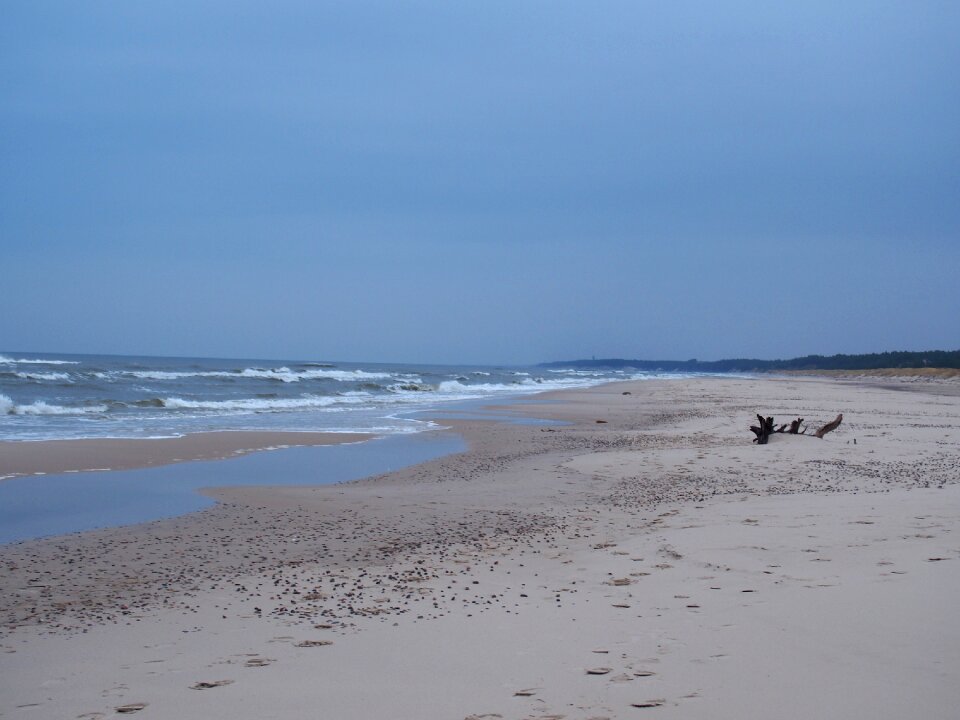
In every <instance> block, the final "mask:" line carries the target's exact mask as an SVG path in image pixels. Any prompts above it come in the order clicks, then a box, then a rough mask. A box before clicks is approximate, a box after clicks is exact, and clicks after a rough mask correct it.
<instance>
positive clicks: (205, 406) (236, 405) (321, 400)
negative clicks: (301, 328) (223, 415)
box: [161, 395, 339, 412]
mask: <svg viewBox="0 0 960 720" xmlns="http://www.w3.org/2000/svg"><path fill="white" fill-rule="evenodd" d="M338 399H339V398H337V397H330V396H326V397H324V396H320V395H305V396H303V397H299V398H270V399H262V398H236V399H233V400H187V399H185V398H178V397H169V398H164V399H163V400H162V401H161V402H162V403H163V406H164V407H165V408H169V409H171V410H217V411H228V412H229V411H244V412H270V411H277V410H300V409H306V408H321V407H329V406H330V405H333V404H334V403H336V402H337V401H338Z"/></svg>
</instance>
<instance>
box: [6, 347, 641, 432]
mask: <svg viewBox="0 0 960 720" xmlns="http://www.w3.org/2000/svg"><path fill="white" fill-rule="evenodd" d="M650 376H656V373H641V372H638V371H631V370H629V369H626V370H623V369H620V370H574V369H567V370H564V369H544V368H537V367H502V366H490V367H487V366H472V365H464V366H441V365H391V364H380V363H342V362H327V361H319V360H296V361H294V360H229V359H226V360H225V359H209V358H166V357H127V356H114V355H51V354H37V353H16V352H2V353H0V440H51V439H70V438H107V437H112V438H137V437H139V438H144V437H147V438H151V437H175V436H179V435H184V434H188V433H193V432H202V431H211V430H294V431H297V430H299V431H323V432H365V433H375V434H378V435H394V434H403V433H411V432H418V431H422V430H427V429H430V428H431V427H432V424H431V423H430V422H429V421H427V420H424V419H422V418H423V414H422V413H418V412H417V411H424V410H434V409H440V408H444V407H450V406H454V405H456V404H458V403H461V402H463V401H466V400H475V399H502V398H507V397H511V396H520V395H526V394H531V393H536V392H542V391H546V390H555V389H561V388H575V387H588V386H591V385H596V384H599V383H603V382H609V381H611V380H625V379H634V378H641V377H650Z"/></svg>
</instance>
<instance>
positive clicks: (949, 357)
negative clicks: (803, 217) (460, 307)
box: [540, 350, 960, 373]
mask: <svg viewBox="0 0 960 720" xmlns="http://www.w3.org/2000/svg"><path fill="white" fill-rule="evenodd" d="M540 367H548V368H549V367H552V368H603V369H616V370H619V369H624V370H625V369H633V370H648V371H663V372H720V373H735V372H776V371H777V370H879V369H883V368H901V369H902V368H960V350H928V351H924V352H906V351H903V352H899V351H898V352H884V353H869V354H864V355H829V356H826V355H805V356H804V357H798V358H792V359H790V360H757V359H748V358H734V359H729V360H697V359H696V358H694V359H692V360H626V359H622V358H604V359H599V358H591V359H590V360H565V361H557V362H548V363H541V365H540Z"/></svg>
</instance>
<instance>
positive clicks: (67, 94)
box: [0, 0, 960, 364]
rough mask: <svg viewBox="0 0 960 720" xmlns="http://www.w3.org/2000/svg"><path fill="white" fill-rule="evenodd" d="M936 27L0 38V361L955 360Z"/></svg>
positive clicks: (375, 11) (951, 34) (959, 186)
mask: <svg viewBox="0 0 960 720" xmlns="http://www.w3.org/2000/svg"><path fill="white" fill-rule="evenodd" d="M958 37H960V3H956V2H952V1H945V2H928V1H925V0H909V1H905V2H884V1H883V0H869V1H863V2H860V1H857V0H847V1H845V2H842V3H838V2H836V1H835V0H829V1H827V2H817V1H815V0H811V1H807V2H802V3H786V2H783V3H780V2H769V0H757V1H755V2H738V1H736V0H731V1H726V2H723V3H717V2H707V1H702V2H686V1H684V0H676V1H674V0H672V1H671V2H660V1H657V2H652V1H650V2H647V1H643V0H635V1H632V2H608V1H605V0H592V1H591V2H564V1H562V0H560V1H551V2H547V1H545V0H544V1H542V2H525V1H522V0H516V1H513V2H498V1H496V0H493V1H491V0H477V1H475V2H472V1H468V0H464V1H463V2H446V1H444V2H363V1H362V0H348V1H344V2H325V1H323V0H310V1H309V2H283V1H282V0H281V1H275V2H270V3H264V2H245V1H243V0H230V1H229V2H227V1H224V2H202V1H198V2H191V3H168V2H138V3H129V2H121V1H119V0H117V1H115V2H97V1H95V0H90V1H87V2H82V3H77V2H66V1H63V2H46V1H44V0H25V1H21V0H7V1H6V2H4V3H3V6H2V9H0V350H4V351H39V352H76V353H97V354H99V353H118V354H151V355H175V356H205V357H237V358H251V357H254V358H284V359H329V360H342V361H347V360H353V361H367V362H376V361H383V362H418V363H426V362H435V363H504V364H525V363H533V362H540V361H548V360H559V359H575V358H583V357H591V356H596V357H624V358H640V359H689V358H694V357H695V358H699V359H701V360H708V359H720V358H729V357H754V358H764V359H774V358H788V357H795V356H800V355H806V354H811V353H817V354H827V355H830V354H834V353H864V352H883V351H887V350H928V349H958V348H960V42H957V38H958Z"/></svg>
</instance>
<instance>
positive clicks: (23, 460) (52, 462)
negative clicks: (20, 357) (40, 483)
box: [0, 430, 372, 480]
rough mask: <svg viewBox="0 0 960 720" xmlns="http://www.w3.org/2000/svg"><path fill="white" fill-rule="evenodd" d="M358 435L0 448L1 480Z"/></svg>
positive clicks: (232, 434)
mask: <svg viewBox="0 0 960 720" xmlns="http://www.w3.org/2000/svg"><path fill="white" fill-rule="evenodd" d="M371 437H372V436H371V435H366V434H360V433H317V432H248V431H242V430H240V431H224V432H205V433H193V434H191V435H184V436H182V437H175V438H154V439H119V438H118V439H114V438H107V439H103V440H45V441H37V442H9V441H8V442H0V480H2V479H5V478H10V477H17V476H20V475H48V474H54V473H65V472H85V471H96V470H132V469H134V468H144V467H155V466H157V465H169V464H171V463H177V462H186V461H189V460H221V459H224V458H229V457H235V456H237V455H244V454H246V453H251V452H257V451H260V450H269V449H274V448H282V447H297V446H305V445H334V444H337V443H348V442H360V441H362V440H367V439H369V438H371Z"/></svg>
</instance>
